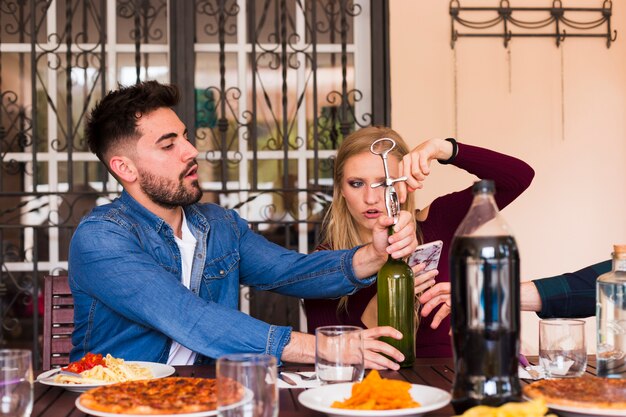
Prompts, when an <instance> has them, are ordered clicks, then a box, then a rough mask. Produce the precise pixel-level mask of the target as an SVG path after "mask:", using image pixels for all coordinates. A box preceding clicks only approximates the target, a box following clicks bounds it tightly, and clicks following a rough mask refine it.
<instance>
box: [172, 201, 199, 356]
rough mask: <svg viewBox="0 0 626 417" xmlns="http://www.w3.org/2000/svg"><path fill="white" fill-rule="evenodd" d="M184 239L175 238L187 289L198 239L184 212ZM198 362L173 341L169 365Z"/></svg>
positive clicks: (192, 353)
mask: <svg viewBox="0 0 626 417" xmlns="http://www.w3.org/2000/svg"><path fill="white" fill-rule="evenodd" d="M182 235H183V238H182V239H179V238H178V237H177V236H174V239H175V240H176V244H177V245H178V249H179V250H180V257H181V261H182V266H183V276H182V278H183V281H182V283H183V285H184V286H185V287H187V288H189V286H190V285H191V265H193V254H194V251H195V250H196V238H195V237H194V236H193V234H192V233H191V230H189V226H188V225H187V218H186V217H185V212H184V211H183V224H182ZM195 360H196V352H193V351H191V350H189V349H187V348H186V347H185V346H183V345H181V344H180V343H178V342H176V341H175V340H172V346H170V355H169V357H168V358H167V364H168V365H193V363H194V362H195Z"/></svg>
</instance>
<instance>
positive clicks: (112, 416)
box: [76, 397, 217, 417]
mask: <svg viewBox="0 0 626 417" xmlns="http://www.w3.org/2000/svg"><path fill="white" fill-rule="evenodd" d="M79 399H80V397H79V398H76V408H78V409H79V410H80V411H82V412H83V413H86V414H89V415H91V416H98V417H119V416H124V417H146V415H145V414H142V415H139V414H116V413H105V412H104V411H97V410H92V409H91V408H87V407H85V406H83V405H81V404H80V403H79V402H78V400H79ZM155 415H156V414H155ZM214 415H217V410H211V411H202V412H199V413H187V414H158V416H159V417H208V416H214Z"/></svg>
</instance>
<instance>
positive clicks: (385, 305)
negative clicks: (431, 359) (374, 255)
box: [370, 138, 415, 367]
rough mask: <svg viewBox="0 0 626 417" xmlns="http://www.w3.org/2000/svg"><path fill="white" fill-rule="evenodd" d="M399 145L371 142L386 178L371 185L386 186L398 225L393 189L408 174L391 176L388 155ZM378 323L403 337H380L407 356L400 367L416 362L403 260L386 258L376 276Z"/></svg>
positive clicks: (409, 283)
mask: <svg viewBox="0 0 626 417" xmlns="http://www.w3.org/2000/svg"><path fill="white" fill-rule="evenodd" d="M395 147H396V142H395V141H394V140H393V139H390V138H380V139H378V140H376V141H374V142H373V143H372V145H371V146H370V151H371V152H372V153H373V154H374V155H379V156H380V157H381V158H382V160H383V168H384V170H385V181H383V182H379V183H376V184H372V185H371V187H372V188H377V187H384V190H385V191H384V194H385V196H384V199H385V208H386V209H387V215H388V216H389V217H392V218H393V219H394V222H393V224H394V225H395V224H396V222H397V221H398V218H399V215H400V201H399V200H398V194H397V193H396V190H395V188H394V186H393V185H394V184H395V183H396V182H399V181H406V179H407V178H406V177H400V178H391V176H390V175H389V167H388V166H387V157H388V155H389V152H391V150H392V149H393V148H395ZM388 233H389V236H391V235H392V234H393V226H390V227H389V229H388ZM377 291H378V295H377V299H378V325H379V326H391V327H393V328H394V329H396V330H398V331H399V332H400V333H402V339H400V340H397V339H392V338H390V337H381V340H382V341H384V342H386V343H389V344H390V345H391V346H393V347H395V348H396V349H398V350H399V351H400V352H402V354H403V355H404V361H402V362H401V363H400V366H402V367H407V366H411V365H413V362H415V294H414V289H413V271H412V270H411V267H409V265H407V263H406V262H404V261H403V260H402V259H393V258H392V257H391V256H389V257H387V262H385V264H384V265H383V266H382V268H380V271H378V279H377Z"/></svg>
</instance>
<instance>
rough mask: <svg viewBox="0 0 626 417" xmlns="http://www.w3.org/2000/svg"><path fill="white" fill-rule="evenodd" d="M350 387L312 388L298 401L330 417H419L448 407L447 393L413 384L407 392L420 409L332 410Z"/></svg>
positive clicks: (448, 396)
mask: <svg viewBox="0 0 626 417" xmlns="http://www.w3.org/2000/svg"><path fill="white" fill-rule="evenodd" d="M352 385H353V384H352V383H346V384H334V385H324V386H321V387H319V388H312V389H310V390H307V391H304V392H302V393H300V395H299V396H298V401H300V403H301V404H302V405H303V406H305V407H307V408H310V409H312V410H315V411H319V412H322V413H326V414H328V415H330V416H357V417H396V416H409V415H410V416H420V415H422V414H424V413H426V412H428V411H433V410H438V409H440V408H442V407H445V406H446V405H448V403H449V402H450V398H451V396H450V393H449V392H447V391H444V390H441V389H439V388H435V387H429V386H427V385H415V384H413V385H412V386H411V389H410V391H409V392H410V393H411V397H413V399H414V400H415V401H417V402H419V403H420V404H421V406H420V407H415V408H403V409H400V410H345V409H341V408H332V407H331V406H330V405H331V404H332V403H333V402H334V401H343V400H345V399H346V398H348V397H350V395H351V393H352Z"/></svg>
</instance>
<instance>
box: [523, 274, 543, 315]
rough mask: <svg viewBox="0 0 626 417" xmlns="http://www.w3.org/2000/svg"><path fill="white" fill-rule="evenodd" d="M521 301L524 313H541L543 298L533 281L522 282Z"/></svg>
mask: <svg viewBox="0 0 626 417" xmlns="http://www.w3.org/2000/svg"><path fill="white" fill-rule="evenodd" d="M520 299H521V308H522V311H535V312H539V311H541V296H540V295H539V291H537V287H536V286H535V284H534V283H533V281H525V282H522V285H521V293H520Z"/></svg>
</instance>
